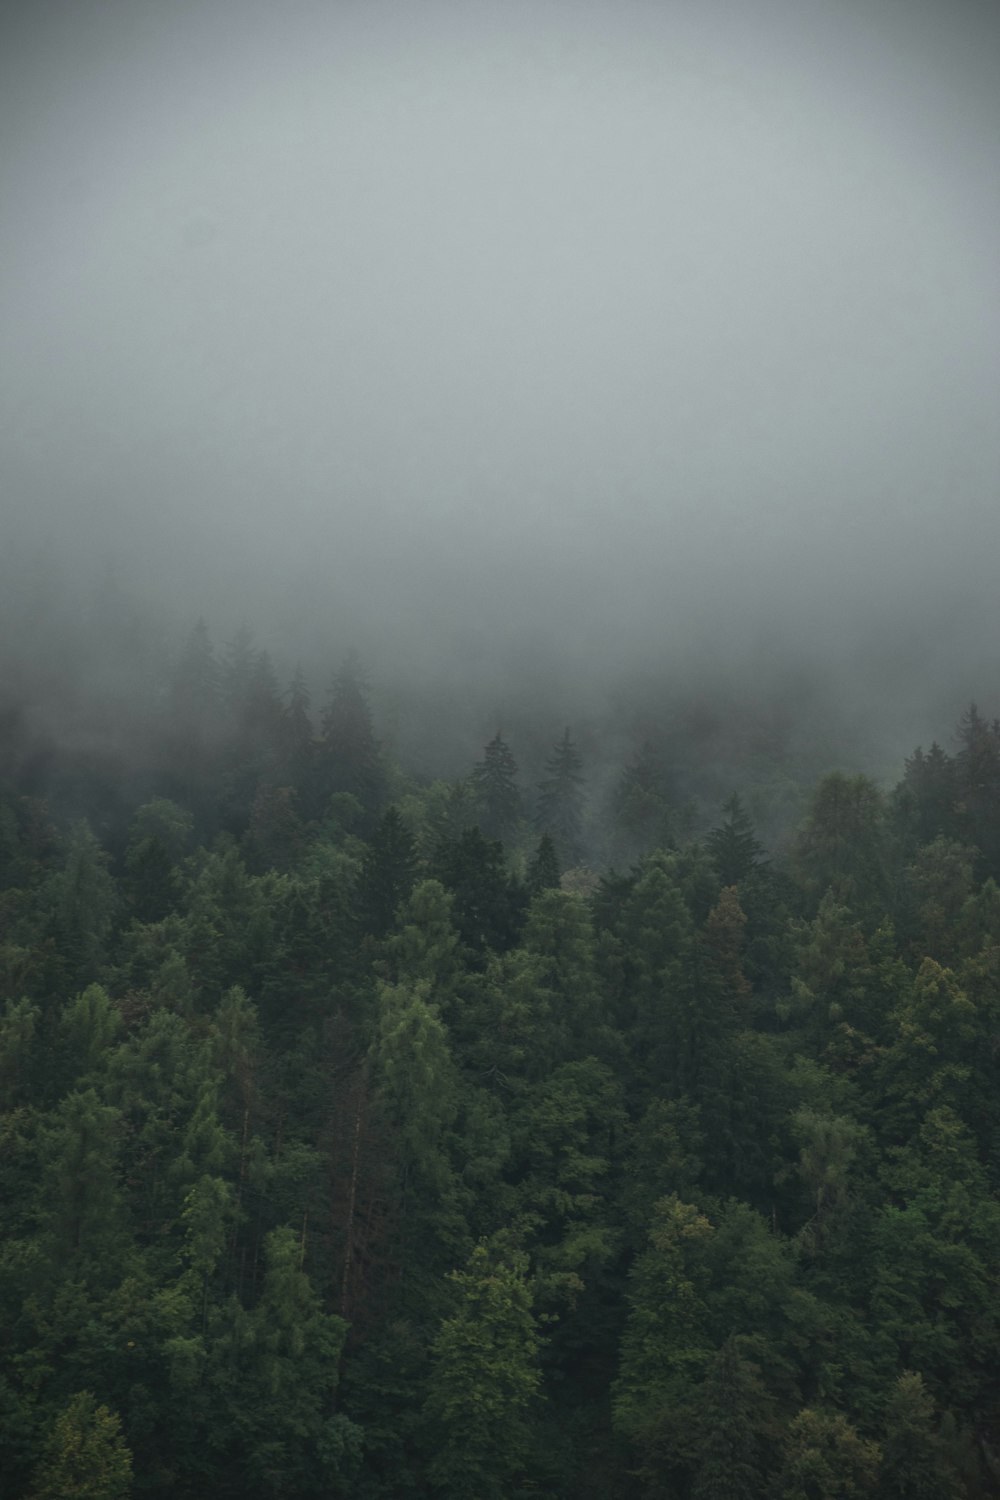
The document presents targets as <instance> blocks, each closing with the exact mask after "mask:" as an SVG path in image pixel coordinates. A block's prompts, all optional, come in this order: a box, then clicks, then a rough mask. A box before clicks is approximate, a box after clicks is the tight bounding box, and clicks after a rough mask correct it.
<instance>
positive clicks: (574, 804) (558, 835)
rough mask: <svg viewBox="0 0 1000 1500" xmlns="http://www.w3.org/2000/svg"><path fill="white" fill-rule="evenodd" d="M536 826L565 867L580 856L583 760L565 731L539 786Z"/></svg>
mask: <svg viewBox="0 0 1000 1500" xmlns="http://www.w3.org/2000/svg"><path fill="white" fill-rule="evenodd" d="M535 826H536V827H537V828H538V830H539V832H540V833H543V834H548V836H549V838H550V839H551V840H552V842H553V844H554V845H555V850H556V855H557V857H558V859H559V861H560V863H561V864H562V866H563V867H564V868H566V867H567V866H570V865H576V864H579V863H580V860H581V858H582V855H583V761H582V759H581V757H580V752H579V751H578V750H577V748H576V746H575V745H574V744H573V741H572V738H571V737H570V732H569V730H568V729H566V730H565V731H564V733H563V735H562V738H561V739H559V740H557V741H556V743H555V744H554V745H553V747H552V753H551V755H550V756H549V758H548V760H547V761H546V763H545V776H544V778H543V780H542V781H541V782H539V785H538V806H537V809H536V812H535Z"/></svg>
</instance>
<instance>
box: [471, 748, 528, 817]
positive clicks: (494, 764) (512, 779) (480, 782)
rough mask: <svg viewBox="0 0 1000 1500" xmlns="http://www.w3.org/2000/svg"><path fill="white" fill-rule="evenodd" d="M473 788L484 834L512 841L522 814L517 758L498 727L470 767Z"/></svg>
mask: <svg viewBox="0 0 1000 1500" xmlns="http://www.w3.org/2000/svg"><path fill="white" fill-rule="evenodd" d="M472 791H473V796H474V798H475V801H476V805H477V808H478V813H479V827H480V830H481V832H482V833H483V835H484V836H485V837H486V838H488V839H496V840H498V841H499V842H500V843H502V844H509V843H511V842H512V841H513V839H514V837H515V835H516V833H517V828H518V823H519V821H520V817H521V793H520V790H519V788H518V785H517V761H516V760H515V759H514V757H513V755H512V754H511V750H510V746H509V745H508V744H507V742H506V741H505V740H503V739H501V737H500V731H499V730H497V732H496V734H495V735H494V736H493V738H492V739H491V740H490V742H489V744H488V745H486V746H485V747H484V749H483V758H482V760H481V761H480V762H479V763H478V764H477V765H476V766H475V767H474V768H473V772H472Z"/></svg>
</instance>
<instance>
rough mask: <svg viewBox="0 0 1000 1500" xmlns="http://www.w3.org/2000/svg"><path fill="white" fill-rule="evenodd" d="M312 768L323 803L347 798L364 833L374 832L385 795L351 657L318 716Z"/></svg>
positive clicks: (359, 678)
mask: <svg viewBox="0 0 1000 1500" xmlns="http://www.w3.org/2000/svg"><path fill="white" fill-rule="evenodd" d="M316 768H317V776H318V786H319V790H320V794H321V796H322V798H323V799H324V801H325V802H328V801H329V798H330V797H332V796H334V795H336V794H337V793H339V792H349V793H350V794H351V795H352V796H353V797H356V798H357V799H358V801H359V803H360V804H361V807H362V809H363V810H364V813H365V818H366V827H367V828H369V829H370V828H371V827H373V826H374V822H375V818H376V816H377V814H378V811H379V808H380V806H381V804H382V801H383V798H384V795H385V769H384V767H383V765H382V757H381V752H380V750H379V746H378V742H377V741H376V739H375V731H374V729H373V727H372V715H371V709H370V708H369V706H368V693H367V686H366V683H365V681H364V678H363V676H362V674H361V668H360V665H359V663H358V659H357V657H356V656H355V655H354V654H353V653H352V654H350V655H348V656H347V657H345V659H344V662H343V664H342V666H341V668H340V671H339V672H338V673H337V675H336V676H335V677H334V679H333V687H332V690H331V695H330V702H329V704H328V705H327V707H326V709H325V710H324V712H323V716H322V724H321V734H320V741H319V745H318V747H317V759H316Z"/></svg>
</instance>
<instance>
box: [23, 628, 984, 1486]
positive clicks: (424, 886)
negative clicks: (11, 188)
mask: <svg viewBox="0 0 1000 1500" xmlns="http://www.w3.org/2000/svg"><path fill="white" fill-rule="evenodd" d="M157 693H158V695H159V701H161V702H162V703H163V704H164V705H165V710H164V714H163V715H162V716H159V717H158V716H157V715H153V719H152V723H153V725H154V727H155V737H156V740H157V744H156V748H155V753H154V754H153V755H152V757H151V758H150V760H149V763H148V764H137V766H136V771H135V777H134V780H132V779H130V780H127V781H121V782H119V781H118V780H115V779H113V778H110V777H109V776H104V781H105V782H106V783H107V784H106V785H103V786H102V789H101V794H100V796H97V797H96V798H95V802H96V804H97V814H98V816H97V817H96V818H95V822H94V825H93V827H94V828H95V829H96V828H100V830H101V838H100V841H99V840H98V838H97V837H96V836H95V833H94V832H93V831H92V830H91V828H90V827H89V826H88V825H87V824H85V823H78V824H76V825H75V826H72V827H67V826H65V821H64V816H63V814H64V812H65V811H66V809H67V808H68V807H70V806H71V807H72V811H73V814H74V815H76V813H78V812H79V811H80V810H81V806H82V804H85V803H86V802H87V800H88V799H87V798H86V797H85V796H84V795H83V793H80V794H79V795H76V794H75V793H74V794H73V795H72V796H70V795H68V794H67V793H66V792H65V790H64V791H63V794H62V801H61V804H60V807H61V810H60V811H59V812H58V814H57V815H56V817H55V822H54V823H53V822H50V819H49V815H48V814H47V813H46V811H45V808H44V806H43V805H42V804H41V802H40V801H38V800H37V798H36V797H34V796H32V797H26V796H22V795H21V794H20V793H21V790H22V787H21V786H20V785H19V784H18V776H19V774H20V773H18V772H17V771H16V767H17V765H18V764H19V760H18V756H19V754H20V752H19V751H18V752H17V753H16V754H12V753H11V746H10V745H9V744H8V745H7V746H6V747H5V746H4V745H3V743H2V737H3V734H4V726H3V725H0V751H2V752H3V757H4V758H3V760H2V764H3V765H4V766H5V767H7V768H13V769H10V772H9V777H8V779H9V782H10V784H9V786H7V785H5V787H4V795H3V797H2V798H0V1001H2V1008H0V1196H2V1200H3V1214H2V1224H0V1364H2V1374H0V1467H2V1471H3V1488H4V1495H5V1497H6V1496H8V1495H9V1496H10V1500H31V1497H36V1500H37V1497H39V1496H52V1497H54V1496H56V1495H59V1496H64V1495H65V1496H72V1495H81V1496H83V1495H93V1496H97V1495H124V1494H127V1493H128V1492H129V1488H130V1485H133V1484H134V1489H135V1492H136V1493H137V1494H142V1495H145V1496H148V1497H149V1500H167V1497H169V1500H203V1497H204V1496H205V1495H209V1494H211V1495H215V1496H217V1497H218V1500H320V1497H324V1500H326V1497H329V1496H337V1495H343V1496H347V1495H350V1496H351V1497H352V1500H426V1497H427V1496H430V1495H441V1496H445V1497H447V1496H453V1497H455V1500H459V1497H461V1500H472V1497H479V1500H489V1497H491V1496H492V1497H497V1500H501V1497H502V1500H507V1497H508V1496H510V1497H514V1496H517V1495H529V1494H546V1495H552V1496H553V1497H558V1500H605V1497H609V1496H616V1497H622V1500H625V1497H630V1500H632V1497H638V1496H643V1497H648V1500H654V1497H655V1500H714V1497H719V1500H722V1497H725V1500H751V1497H752V1500H757V1497H760V1500H763V1497H764V1496H767V1497H768V1500H836V1497H838V1496H865V1495H867V1496H873V1497H877V1500H903V1497H911V1496H912V1497H914V1500H921V1497H923V1496H927V1497H930V1496H934V1497H938V1496H940V1497H942V1500H952V1497H956V1500H957V1497H958V1496H959V1495H961V1496H963V1497H964V1500H987V1497H988V1496H989V1495H991V1494H992V1493H993V1492H994V1491H995V1489H996V1475H997V1472H1000V1464H998V1462H997V1460H996V1458H995V1455H996V1454H997V1452H1000V1427H998V1417H997V1413H998V1411H1000V1386H998V1381H997V1360H996V1351H997V1348H998V1347H1000V1295H998V1291H997V1288H998V1287H1000V1249H998V1247H1000V1203H998V1190H1000V1168H998V1165H997V1163H998V1160H1000V1151H998V1146H1000V1098H998V1092H997V1089H996V1078H995V1071H996V1067H995V1064H996V1056H997V1038H998V1037H1000V892H998V887H997V884H996V876H997V875H1000V869H997V868H996V865H997V860H998V855H997V850H998V849H1000V839H997V838H996V837H995V835H996V830H997V828H998V827H1000V821H998V820H1000V811H998V809H1000V781H998V779H997V775H996V768H997V764H1000V761H998V758H997V757H998V752H997V745H998V744H1000V740H998V738H997V735H998V733H1000V731H998V730H997V728H996V726H994V725H992V724H989V723H987V722H986V721H985V720H984V719H982V718H981V716H980V715H979V714H978V711H970V714H969V715H967V716H966V719H965V720H964V721H963V725H962V726H961V729H960V733H959V737H958V738H959V747H958V752H957V754H956V755H955V757H954V758H953V759H949V757H948V756H946V755H944V753H943V752H941V751H940V750H939V749H938V748H937V747H936V746H935V747H932V750H931V751H930V752H929V753H928V754H927V755H923V754H922V752H918V753H917V754H916V755H915V756H914V757H913V758H912V759H911V760H910V761H909V762H908V763H907V766H906V771H905V774H904V777H903V780H902V782H901V784H900V786H899V787H897V788H896V790H895V791H894V792H893V793H892V794H891V796H889V797H884V796H883V794H882V793H881V792H880V791H879V790H878V789H877V788H876V787H875V786H874V784H873V783H871V782H870V781H868V780H866V778H864V777H863V776H862V777H859V776H845V775H839V774H838V775H834V776H830V777H826V778H824V779H823V780H822V781H821V782H820V783H819V785H818V786H817V787H816V788H814V790H813V793H812V796H811V800H810V803H809V810H808V813H807V816H806V819H805V821H804V823H803V826H802V828H801V829H800V831H799V834H798V835H797V836H796V837H795V838H794V839H793V840H792V841H791V844H790V847H788V844H787V827H786V828H785V830H784V835H783V833H782V829H781V828H780V827H779V826H778V821H779V820H777V819H776V818H775V817H774V816H772V815H770V814H769V815H768V821H767V822H766V824H765V825H762V826H766V827H767V829H768V839H769V842H771V843H772V845H773V851H774V852H773V857H772V858H770V859H768V860H766V861H765V859H764V856H763V849H762V846H761V845H760V844H759V843H758V842H757V836H756V833H755V832H754V828H753V825H752V823H751V822H750V819H749V816H748V814H747V813H746V812H745V810H744V807H743V804H742V803H741V802H740V800H739V799H738V798H734V799H731V800H730V802H728V803H727V804H726V807H725V810H724V813H723V817H722V821H721V823H720V824H718V825H717V826H716V827H715V828H710V831H709V832H708V833H707V834H706V835H705V839H704V842H703V843H698V842H690V841H689V842H682V841H681V835H682V833H683V826H682V825H683V824H684V815H683V808H682V805H681V803H680V798H679V793H678V790H677V788H678V786H679V785H687V786H690V787H691V788H693V789H694V791H695V793H696V796H697V798H699V799H700V800H699V801H698V802H697V803H695V804H692V806H693V807H694V816H695V819H696V822H695V824H693V825H691V826H701V827H709V825H710V818H711V809H712V807H713V806H715V805H716V804H717V798H718V795H719V791H718V788H719V786H725V785H727V784H728V785H732V784H733V782H734V781H735V780H737V779H741V780H742V782H743V784H744V785H746V786H747V806H754V807H755V809H759V808H760V807H762V806H763V805H764V800H766V797H767V787H769V786H770V787H772V788H773V787H774V786H779V788H783V789H784V790H783V792H782V796H785V805H786V806H790V805H791V804H790V802H789V801H788V795H790V790H789V789H791V791H793V792H794V795H795V797H796V798H798V797H801V796H802V795H804V793H803V790H802V788H801V787H800V785H799V781H798V780H793V774H794V775H795V776H797V775H798V773H797V772H794V773H793V770H792V769H791V768H790V767H789V766H787V765H784V764H782V765H780V766H779V765H773V766H771V765H768V766H762V767H760V766H758V767H750V766H749V765H748V766H746V767H744V766H743V765H742V764H741V766H740V768H739V773H738V776H737V774H736V772H735V768H734V766H733V765H730V764H729V763H728V762H727V763H726V765H725V766H724V767H723V768H721V769H720V768H719V767H718V766H717V767H715V768H714V769H713V768H712V767H711V766H706V767H704V768H702V769H701V770H700V771H699V770H698V768H696V767H694V766H693V765H691V764H688V765H687V766H686V767H684V766H681V765H679V766H678V770H677V776H676V777H674V776H672V775H671V776H668V775H667V772H666V768H665V763H664V762H663V759H662V757H661V756H660V755H659V753H658V752H656V753H654V751H652V750H648V751H647V752H646V753H644V754H643V755H640V757H639V758H638V759H637V761H636V762H635V764H634V765H633V766H631V767H630V768H629V771H628V772H627V773H626V775H625V777H624V778H623V781H622V783H621V786H620V787H619V795H618V798H617V800H616V802H615V807H614V811H613V813H612V815H611V817H610V819H609V820H607V821H606V823H605V825H604V827H603V828H602V827H601V826H600V824H599V823H598V822H594V823H591V824H589V825H588V827H587V829H586V839H587V847H588V853H591V851H592V850H596V849H600V848H601V847H603V848H604V849H605V850H606V851H607V852H608V853H609V854H610V855H613V857H615V858H616V859H618V858H621V859H625V860H629V861H631V860H636V859H637V860H639V861H640V862H639V863H638V864H637V865H635V866H634V867H633V868H632V869H630V870H629V871H628V873H624V874H616V873H614V872H613V871H608V870H603V871H599V870H597V869H594V870H583V869H576V870H571V871H569V872H568V874H567V875H566V876H565V877H563V879H562V880H561V881H560V878H559V864H560V861H561V860H565V859H567V858H571V859H576V858H577V857H578V855H579V850H580V846H581V843H582V842H583V828H582V809H583V803H582V781H581V771H580V765H579V758H578V755H577V751H576V748H575V746H574V744H573V742H572V740H571V739H570V737H569V736H568V734H567V735H565V736H564V737H563V738H562V740H561V741H560V743H559V745H557V746H556V748H555V751H554V753H553V756H552V759H551V760H550V762H549V765H548V768H547V774H546V780H545V783H544V796H543V818H542V821H543V824H544V825H545V826H546V828H548V829H549V830H550V832H547V833H546V834H545V836H544V837H543V838H542V839H541V841H540V843H539V845H538V848H537V851H536V853H535V856H534V858H533V859H531V858H530V855H531V847H530V835H529V833H528V829H527V826H526V823H525V820H524V819H523V818H522V816H521V805H520V794H519V789H518V784H517V775H516V767H515V766H514V764H513V761H512V758H511V757H510V752H509V749H508V747H507V746H506V745H505V744H504V743H503V741H502V739H501V738H500V737H499V736H497V737H496V738H495V739H494V740H493V741H491V743H490V745H489V746H487V748H486V754H485V756H484V759H483V762H482V763H481V765H480V766H479V767H477V770H476V772H475V773H474V775H473V777H472V778H471V779H470V780H466V781H461V782H446V781H437V782H430V783H424V782H422V781H417V780H411V779H410V778H409V777H408V776H407V775H406V774H405V772H404V770H403V769H402V768H400V767H398V766H394V765H392V764H391V762H390V761H389V760H388V758H387V757H386V756H385V755H384V754H383V751H382V750H381V748H380V747H379V744H378V741H377V739H376V737H375V728H374V723H373V720H372V715H371V711H370V708H369V704H368V694H367V689H366V687H365V685H364V683H363V682H362V680H361V678H360V674H359V673H358V671H357V668H356V665H354V664H352V663H348V664H347V666H346V667H345V669H344V671H343V672H342V673H341V674H340V675H339V677H338V679H337V682H336V684H335V690H334V694H333V699H332V701H331V703H330V705H329V707H328V709H327V712H326V714H325V715H324V718H323V725H322V733H321V734H320V735H319V736H317V735H316V734H315V733H314V730H313V725H312V722H311V719H310V714H309V704H308V694H307V692H306V690H305V686H304V683H303V681H302V679H301V677H299V678H298V679H297V681H296V682H295V683H294V684H293V687H292V692H291V695H290V698H289V700H288V704H287V708H285V709H282V706H281V703H282V700H281V694H280V692H279V689H278V685H277V682H276V680H275V678H274V673H273V669H272V667H271V665H270V662H269V661H268V659H267V658H266V654H265V653H262V652H259V651H257V650H256V648H255V647H254V645H253V642H252V640H251V638H250V636H249V633H248V632H241V633H240V634H238V635H237V637H236V638H235V639H234V641H233V642H232V643H231V645H230V646H229V647H228V648H227V651H226V652H225V653H224V656H223V660H222V661H221V663H220V662H217V661H216V658H215V656H214V653H213V652H212V649H211V642H210V640H209V638H208V632H207V630H206V629H205V627H204V626H203V625H202V626H200V627H198V628H197V629H196V631H195V633H194V635H193V637H192V639H191V641H190V643H189V646H188V648H187V650H186V652H185V656H184V659H183V661H182V662H181V664H180V667H179V669H178V671H177V673H176V676H175V681H174V684H173V688H172V689H170V690H168V691H164V690H163V689H162V688H161V689H155V687H154V688H151V694H152V698H155V697H156V696H157ZM170 716H172V717H170ZM519 722H523V721H519ZM595 722H596V721H595ZM713 722H714V721H713ZM527 727H528V728H529V729H530V725H528V726H527ZM535 730H536V731H537V726H535ZM625 732H626V729H625V727H624V726H622V725H620V724H619V725H615V726H614V727H613V733H614V734H615V735H616V736H617V737H620V736H621V735H622V734H624V733H625ZM718 732H719V733H721V731H718ZM593 733H594V736H595V739H596V737H597V735H598V733H599V731H598V730H597V729H596V728H595V729H594V730H593ZM108 734H109V736H111V735H112V730H111V729H110V728H109V730H108ZM707 734H708V732H707V731H706V732H705V733H704V734H701V735H700V737H699V738H698V741H697V742H698V744H699V745H700V746H702V747H704V746H705V745H707V744H708V742H709V741H708V738H707V737H706V736H707ZM712 734H717V730H716V729H713V730H712ZM137 736H138V737H137V739H136V743H135V745H134V746H131V747H130V749H129V764H130V765H131V764H132V759H133V755H132V752H133V750H134V752H135V755H134V759H135V760H136V761H137V762H142V749H141V743H142V737H141V734H138V730H137ZM526 742H528V743H531V739H530V736H529V735H526ZM619 742H620V739H619ZM534 743H535V745H536V746H537V744H538V743H539V740H538V739H537V737H536V738H535V740H534ZM662 743H663V744H664V745H668V744H669V749H670V755H671V757H672V758H673V757H674V756H675V753H676V754H677V756H678V757H679V758H680V759H683V756H682V751H683V746H684V734H683V733H682V732H681V730H680V729H677V730H676V731H675V730H671V731H670V739H669V741H667V740H664V741H663V742H662ZM15 749H16V746H15ZM462 753H463V752H462V751H461V749H459V750H458V751H457V752H456V754H455V756H454V757H453V762H452V763H453V764H454V763H455V761H460V758H461V755H462ZM664 754H666V751H664ZM109 763H110V762H109ZM102 775H104V773H100V772H97V771H95V772H93V779H94V781H95V784H96V783H97V782H100V781H101V777H102ZM682 778H683V779H682ZM748 778H749V779H748ZM70 781H72V778H71V777H70V778H68V780H67V785H68V784H69V782H70ZM36 790H37V788H36ZM786 794H788V795H786ZM140 798H141V799H142V803H141V805H140V806H139V807H138V808H137V809H135V810H134V811H133V807H132V803H133V802H138V801H139V800H140ZM762 799H764V800H762ZM774 805H775V804H774V803H773V802H772V813H773V808H774ZM477 815H478V817H479V819H480V822H481V825H482V826H481V827H477V826H476V818H477ZM786 821H787V820H786ZM487 827H489V829H490V831H491V832H497V833H501V835H502V837H503V838H505V839H506V840H507V841H508V844H509V862H508V857H507V855H506V854H505V851H504V848H503V845H502V844H501V843H500V842H498V841H497V839H496V838H487V837H485V836H484V831H483V830H484V829H486V828H487ZM786 847H787V851H788V852H787V853H786V852H784V851H785V849H786ZM525 868H526V869H527V878H526V880H522V878H521V876H520V874H519V873H515V872H520V871H522V870H524V869H525ZM455 1267H459V1268H461V1269H458V1270H456V1269H454V1268H455ZM543 1335H544V1336H543ZM133 1470H134V1481H133V1479H132V1477H131V1475H132V1471H133Z"/></svg>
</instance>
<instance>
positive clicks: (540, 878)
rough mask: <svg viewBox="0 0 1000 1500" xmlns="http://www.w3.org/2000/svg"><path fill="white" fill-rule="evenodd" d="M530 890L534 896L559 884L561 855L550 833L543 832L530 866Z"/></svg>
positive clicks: (528, 883) (528, 879)
mask: <svg viewBox="0 0 1000 1500" xmlns="http://www.w3.org/2000/svg"><path fill="white" fill-rule="evenodd" d="M527 885H528V890H529V892H530V893H531V895H532V896H536V895H537V894H538V892H539V891H549V890H555V889H556V887H557V886H558V885H559V857H558V855H557V854H556V847H555V844H554V843H553V842H552V839H551V837H550V835H549V834H547V833H543V834H542V836H541V838H540V839H539V841H538V848H537V849H536V850H535V854H534V857H533V859H532V861H531V863H530V865H529V866H528V877H527Z"/></svg>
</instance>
